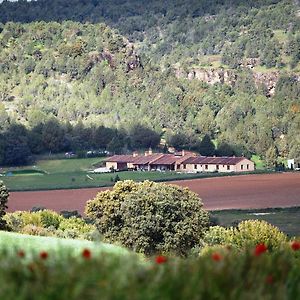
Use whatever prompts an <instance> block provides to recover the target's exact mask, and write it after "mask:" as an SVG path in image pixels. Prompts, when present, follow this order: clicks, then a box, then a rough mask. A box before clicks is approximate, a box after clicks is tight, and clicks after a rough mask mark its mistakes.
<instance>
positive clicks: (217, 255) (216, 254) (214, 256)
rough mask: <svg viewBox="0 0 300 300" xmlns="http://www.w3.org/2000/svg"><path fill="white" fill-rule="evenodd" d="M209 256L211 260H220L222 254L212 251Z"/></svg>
mask: <svg viewBox="0 0 300 300" xmlns="http://www.w3.org/2000/svg"><path fill="white" fill-rule="evenodd" d="M211 258H212V260H214V261H220V260H222V256H221V255H220V254H219V253H217V252H216V253H213V254H212V255H211Z"/></svg>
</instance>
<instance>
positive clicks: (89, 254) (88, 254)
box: [82, 249, 92, 259]
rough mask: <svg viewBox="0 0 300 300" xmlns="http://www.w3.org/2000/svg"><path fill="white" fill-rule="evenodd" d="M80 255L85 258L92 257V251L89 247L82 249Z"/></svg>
mask: <svg viewBox="0 0 300 300" xmlns="http://www.w3.org/2000/svg"><path fill="white" fill-rule="evenodd" d="M82 257H83V258H85V259H90V258H91V257H92V253H91V251H90V250H89V249H84V250H83V251H82Z"/></svg>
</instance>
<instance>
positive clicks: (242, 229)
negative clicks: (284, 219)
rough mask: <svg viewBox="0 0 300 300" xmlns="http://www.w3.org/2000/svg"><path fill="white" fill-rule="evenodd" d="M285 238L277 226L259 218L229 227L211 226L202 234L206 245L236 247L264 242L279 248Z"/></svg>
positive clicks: (240, 247) (271, 247) (273, 247)
mask: <svg viewBox="0 0 300 300" xmlns="http://www.w3.org/2000/svg"><path fill="white" fill-rule="evenodd" d="M287 239H288V238H287V236H286V235H285V234H284V233H282V232H281V231H280V230H279V229H278V228H277V227H275V226H273V225H271V224H269V223H267V222H266V221H259V220H247V221H243V222H240V223H239V224H238V225H237V227H230V228H224V227H221V226H213V227H210V228H209V230H208V231H207V233H206V234H205V236H204V242H205V243H206V244H207V245H210V246H212V245H230V246H233V247H235V248H237V249H242V248H245V247H251V246H254V245H257V244H260V243H264V244H266V245H267V247H268V248H269V250H273V249H277V248H280V247H281V246H282V244H284V243H285V242H286V241H287Z"/></svg>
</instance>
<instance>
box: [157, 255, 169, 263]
mask: <svg viewBox="0 0 300 300" xmlns="http://www.w3.org/2000/svg"><path fill="white" fill-rule="evenodd" d="M155 262H156V263H157V264H164V263H165V262H167V258H166V257H165V256H163V255H159V256H156V258H155Z"/></svg>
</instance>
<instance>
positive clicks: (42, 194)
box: [8, 173, 300, 213]
mask: <svg viewBox="0 0 300 300" xmlns="http://www.w3.org/2000/svg"><path fill="white" fill-rule="evenodd" d="M173 183H174V184H178V185H181V186H185V187H188V188H190V189H191V190H192V191H194V192H196V193H198V194H199V195H200V197H201V198H202V200H203V203H204V207H205V208H206V209H208V210H223V209H251V208H256V209H258V208H269V207H290V206H300V196H299V195H300V173H277V174H260V175H257V174H256V175H243V176H232V177H216V178H205V179H193V180H183V181H175V182H173ZM105 189H107V188H91V189H80V190H74V189H73V190H53V191H34V192H12V193H11V197H10V200H9V204H8V205H9V209H8V210H9V211H15V210H29V209H31V208H32V207H33V206H43V207H47V208H49V209H53V210H55V211H61V210H78V211H79V212H81V213H83V211H84V207H85V203H86V201H87V200H89V199H92V198H93V197H95V195H96V194H97V192H99V191H101V190H105Z"/></svg>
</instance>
